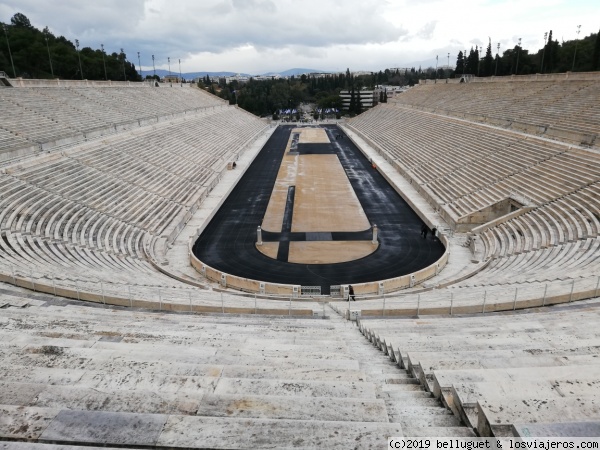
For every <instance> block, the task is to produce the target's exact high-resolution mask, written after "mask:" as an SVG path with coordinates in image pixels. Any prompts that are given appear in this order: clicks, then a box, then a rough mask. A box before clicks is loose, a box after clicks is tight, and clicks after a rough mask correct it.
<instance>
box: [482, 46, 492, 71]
mask: <svg viewBox="0 0 600 450" xmlns="http://www.w3.org/2000/svg"><path fill="white" fill-rule="evenodd" d="M493 74H494V57H493V56H492V39H491V38H490V40H489V42H488V46H487V49H486V51H485V57H484V58H483V74H482V76H484V77H491V76H492V75H493Z"/></svg>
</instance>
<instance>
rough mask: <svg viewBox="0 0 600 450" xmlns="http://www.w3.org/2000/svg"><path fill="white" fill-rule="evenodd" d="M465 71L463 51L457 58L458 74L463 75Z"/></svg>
mask: <svg viewBox="0 0 600 450" xmlns="http://www.w3.org/2000/svg"><path fill="white" fill-rule="evenodd" d="M464 71H465V56H464V55H463V52H462V50H461V51H459V52H458V56H457V57H456V73H458V74H460V75H462V74H463V72H464Z"/></svg>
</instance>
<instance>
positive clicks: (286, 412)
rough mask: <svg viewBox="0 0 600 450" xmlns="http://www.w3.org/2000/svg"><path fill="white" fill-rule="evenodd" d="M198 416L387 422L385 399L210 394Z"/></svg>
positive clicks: (206, 397)
mask: <svg viewBox="0 0 600 450" xmlns="http://www.w3.org/2000/svg"><path fill="white" fill-rule="evenodd" d="M196 415H198V416H210V417H236V418H257V419H290V420H322V421H342V422H347V421H354V422H387V421H388V414H387V410H386V405H385V402H384V401H383V400H377V399H351V398H331V397H286V396H271V395H269V396H259V395H243V394H240V395H217V394H206V395H205V396H204V397H203V399H202V403H201V404H200V406H199V408H198V411H197V414H196Z"/></svg>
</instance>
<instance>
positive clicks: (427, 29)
mask: <svg viewBox="0 0 600 450" xmlns="http://www.w3.org/2000/svg"><path fill="white" fill-rule="evenodd" d="M436 25H437V20H432V21H431V22H427V23H426V24H425V25H423V26H422V27H421V29H420V30H419V31H418V32H417V36H418V37H420V38H421V39H431V37H432V36H433V32H434V31H435V26H436Z"/></svg>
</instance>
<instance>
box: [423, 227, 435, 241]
mask: <svg viewBox="0 0 600 450" xmlns="http://www.w3.org/2000/svg"><path fill="white" fill-rule="evenodd" d="M428 233H429V228H428V227H427V225H425V224H423V226H422V227H421V237H422V238H423V239H427V234H428ZM436 234H437V228H436V227H433V228H432V229H431V239H433V240H434V241H435V237H436Z"/></svg>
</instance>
